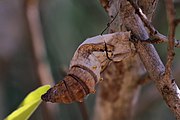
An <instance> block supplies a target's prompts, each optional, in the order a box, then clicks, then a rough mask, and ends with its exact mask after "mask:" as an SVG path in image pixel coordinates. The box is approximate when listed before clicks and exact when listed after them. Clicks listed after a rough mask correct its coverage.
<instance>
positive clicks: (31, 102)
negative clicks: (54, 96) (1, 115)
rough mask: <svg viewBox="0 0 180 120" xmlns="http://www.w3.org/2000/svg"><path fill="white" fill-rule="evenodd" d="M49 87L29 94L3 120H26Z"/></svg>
mask: <svg viewBox="0 0 180 120" xmlns="http://www.w3.org/2000/svg"><path fill="white" fill-rule="evenodd" d="M49 88H50V85H44V86H42V87H39V88H37V89H36V90H34V91H32V92H31V93H29V94H28V95H27V96H26V98H25V99H24V100H23V101H22V103H21V104H20V106H19V108H18V109H17V110H15V111H14V112H12V113H11V114H10V115H9V116H8V117H7V118H5V120H27V119H28V118H29V117H30V116H31V115H32V113H33V112H34V111H35V110H36V108H37V107H38V106H39V105H40V103H41V102H42V100H41V95H43V94H44V93H46V91H47V90H48V89H49Z"/></svg>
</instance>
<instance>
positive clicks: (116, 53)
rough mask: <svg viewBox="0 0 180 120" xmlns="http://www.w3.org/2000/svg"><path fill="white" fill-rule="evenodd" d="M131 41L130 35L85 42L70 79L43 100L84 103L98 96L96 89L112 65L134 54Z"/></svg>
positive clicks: (118, 35) (72, 68)
mask: <svg viewBox="0 0 180 120" xmlns="http://www.w3.org/2000/svg"><path fill="white" fill-rule="evenodd" d="M129 38H130V32H117V33H112V34H106V35H99V36H95V37H92V38H88V39H87V40H85V41H84V42H83V43H82V44H81V45H80V46H79V47H78V48H77V50H76V52H75V53H74V56H73V58H72V60H71V63H70V67H69V71H68V73H67V75H66V76H65V77H64V79H63V80H62V81H60V82H59V83H58V84H56V85H55V86H54V87H52V88H51V89H49V90H48V91H47V93H45V94H44V95H42V100H44V101H46V102H58V103H72V102H74V101H79V102H82V101H83V100H84V98H85V97H86V96H87V95H88V94H90V93H95V85H96V84H97V83H98V82H99V81H100V80H101V79H102V78H101V77H100V73H101V72H102V71H103V70H104V69H105V68H106V66H107V65H108V64H109V62H110V61H111V60H112V61H121V60H123V59H125V58H127V57H129V56H130V55H131V54H132V44H131V43H130V42H129ZM107 56H108V57H107ZM108 58H111V60H110V59H108Z"/></svg>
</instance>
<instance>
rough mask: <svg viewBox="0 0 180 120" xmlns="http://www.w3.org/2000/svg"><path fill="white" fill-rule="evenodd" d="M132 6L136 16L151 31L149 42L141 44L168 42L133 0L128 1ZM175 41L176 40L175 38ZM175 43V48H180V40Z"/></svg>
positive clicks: (177, 21)
mask: <svg viewBox="0 0 180 120" xmlns="http://www.w3.org/2000/svg"><path fill="white" fill-rule="evenodd" d="M128 1H129V2H130V3H131V5H132V6H133V7H134V9H135V12H136V14H138V15H139V17H140V18H141V20H142V21H143V23H144V25H145V26H146V27H147V28H148V29H149V31H150V38H149V39H147V40H141V42H147V43H157V44H159V43H163V42H168V38H167V37H166V36H165V35H163V34H161V33H159V32H158V31H157V30H156V29H155V28H154V26H153V25H152V24H151V23H150V21H149V20H148V19H147V18H146V15H144V13H143V12H142V10H141V9H140V7H139V6H138V5H137V4H136V3H135V2H134V1H133V0H128ZM179 21H180V20H179V19H177V20H176V24H178V23H179ZM173 39H174V38H173ZM174 41H175V47H177V48H180V40H176V39H174Z"/></svg>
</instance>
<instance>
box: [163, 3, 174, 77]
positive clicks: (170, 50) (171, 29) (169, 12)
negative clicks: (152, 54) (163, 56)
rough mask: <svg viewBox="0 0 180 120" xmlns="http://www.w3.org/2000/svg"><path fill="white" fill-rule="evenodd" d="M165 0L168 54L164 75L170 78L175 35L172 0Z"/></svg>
mask: <svg viewBox="0 0 180 120" xmlns="http://www.w3.org/2000/svg"><path fill="white" fill-rule="evenodd" d="M165 1H166V12H167V17H168V19H169V21H168V22H169V35H168V39H169V42H168V44H169V45H168V55H167V63H166V72H165V75H167V77H169V78H170V75H171V74H172V71H171V67H172V61H173V59H174V55H175V52H174V36H175V10H174V5H173V1H172V0H165Z"/></svg>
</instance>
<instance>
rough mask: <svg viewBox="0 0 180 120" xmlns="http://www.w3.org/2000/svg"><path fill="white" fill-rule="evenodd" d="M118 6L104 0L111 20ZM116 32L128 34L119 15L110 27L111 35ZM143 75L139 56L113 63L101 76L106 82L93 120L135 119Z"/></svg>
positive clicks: (115, 0) (101, 90)
mask: <svg viewBox="0 0 180 120" xmlns="http://www.w3.org/2000/svg"><path fill="white" fill-rule="evenodd" d="M119 2H120V1H117V0H114V1H113V0H111V1H109V2H108V1H107V0H101V3H102V5H103V7H104V8H105V10H106V11H107V12H108V14H109V16H110V17H111V18H112V19H113V16H115V15H116V14H117V12H118V10H119V6H120V4H119ZM146 7H147V6H146ZM146 7H145V8H146ZM120 12H122V11H120ZM122 13H123V12H122ZM120 14H121V13H120ZM116 31H126V28H125V26H124V25H123V22H122V19H121V15H118V16H117V18H116V19H115V21H114V22H113V23H112V24H111V26H110V30H109V32H116ZM144 73H145V70H144V67H143V65H142V63H141V60H140V59H139V56H138V55H136V56H135V57H131V58H129V59H126V60H125V61H123V62H120V63H112V64H111V65H110V66H109V67H108V68H107V69H106V70H105V71H104V73H103V74H102V76H103V78H104V81H103V82H102V84H100V85H99V90H98V95H97V99H96V107H95V117H94V119H95V120H111V119H113V120H120V119H124V120H130V119H132V115H133V106H134V104H135V103H136V101H137V98H138V94H139V89H140V87H139V86H138V81H139V79H140V78H141V76H142V75H143V74H144Z"/></svg>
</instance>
